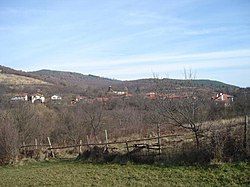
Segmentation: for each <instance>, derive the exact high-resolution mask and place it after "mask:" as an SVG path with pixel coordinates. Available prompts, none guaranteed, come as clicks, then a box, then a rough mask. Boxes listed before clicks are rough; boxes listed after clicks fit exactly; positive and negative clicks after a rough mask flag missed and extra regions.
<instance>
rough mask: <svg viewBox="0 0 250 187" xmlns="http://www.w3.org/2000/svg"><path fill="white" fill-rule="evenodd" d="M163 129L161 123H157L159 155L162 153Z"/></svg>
mask: <svg viewBox="0 0 250 187" xmlns="http://www.w3.org/2000/svg"><path fill="white" fill-rule="evenodd" d="M160 136H161V131H160V125H159V124H157V139H158V146H159V155H160V154H161V138H160Z"/></svg>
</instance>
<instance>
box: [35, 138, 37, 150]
mask: <svg viewBox="0 0 250 187" xmlns="http://www.w3.org/2000/svg"><path fill="white" fill-rule="evenodd" d="M37 147H38V144H37V139H36V138H35V148H36V150H37V149H38V148H37Z"/></svg>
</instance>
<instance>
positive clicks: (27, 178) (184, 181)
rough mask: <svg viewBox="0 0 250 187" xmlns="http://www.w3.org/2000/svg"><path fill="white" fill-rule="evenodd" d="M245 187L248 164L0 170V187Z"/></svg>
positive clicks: (249, 181) (67, 164)
mask: <svg viewBox="0 0 250 187" xmlns="http://www.w3.org/2000/svg"><path fill="white" fill-rule="evenodd" d="M47 185H52V186H211V185H212V186H229V185H230V186H238V185H243V186H249V185H250V164H249V163H244V162H242V163H238V164H222V165H216V166H203V167H201V166H164V167H163V166H161V167H160V166H150V165H133V164H127V165H118V164H89V163H81V162H72V161H50V162H38V163H32V164H31V163H29V164H25V165H23V166H20V165H19V166H4V167H3V166H2V167H0V186H47Z"/></svg>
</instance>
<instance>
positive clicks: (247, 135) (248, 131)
mask: <svg viewBox="0 0 250 187" xmlns="http://www.w3.org/2000/svg"><path fill="white" fill-rule="evenodd" d="M244 147H245V149H246V154H247V156H249V155H250V125H249V123H248V116H247V115H246V116H245V126H244Z"/></svg>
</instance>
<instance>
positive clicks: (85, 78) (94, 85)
mask: <svg viewBox="0 0 250 187" xmlns="http://www.w3.org/2000/svg"><path fill="white" fill-rule="evenodd" d="M0 71H1V76H0V86H2V87H3V85H4V86H5V87H6V86H8V85H9V86H10V85H12V86H13V85H14V86H16V87H17V86H18V85H21V86H22V91H29V90H31V89H33V90H36V89H42V90H43V91H44V92H45V93H54V92H57V93H74V94H82V93H86V92H92V94H93V92H95V93H94V94H97V90H99V91H100V92H103V91H106V90H107V88H108V86H112V87H113V89H116V90H123V89H124V88H125V87H127V88H128V89H129V92H132V93H137V92H138V93H145V92H150V91H159V92H165V93H176V92H180V91H181V92H188V91H190V90H192V89H193V88H194V87H195V88H198V89H200V90H203V91H205V92H207V93H214V92H228V93H230V92H233V91H234V90H235V89H237V88H238V87H237V86H234V85H229V84H225V83H223V82H219V81H212V80H192V81H191V80H180V79H167V78H164V79H153V78H151V79H139V80H131V81H121V80H115V79H109V78H104V77H99V76H95V75H83V74H81V73H75V72H66V71H53V70H39V71H32V72H24V71H18V70H14V69H11V68H8V67H4V66H0ZM31 85H32V88H31ZM52 85H53V86H52ZM18 89H19V87H18V88H16V91H18ZM5 90H7V89H5Z"/></svg>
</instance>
